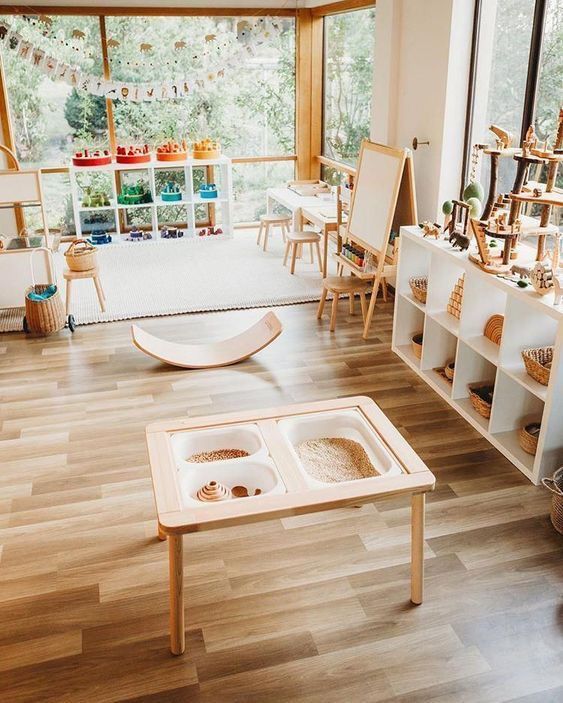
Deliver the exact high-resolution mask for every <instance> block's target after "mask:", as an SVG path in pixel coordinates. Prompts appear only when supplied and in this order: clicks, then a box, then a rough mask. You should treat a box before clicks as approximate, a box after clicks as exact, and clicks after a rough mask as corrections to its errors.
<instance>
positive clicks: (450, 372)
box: [444, 361, 455, 381]
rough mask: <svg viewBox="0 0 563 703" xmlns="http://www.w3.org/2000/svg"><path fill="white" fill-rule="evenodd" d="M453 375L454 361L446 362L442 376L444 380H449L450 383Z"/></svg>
mask: <svg viewBox="0 0 563 703" xmlns="http://www.w3.org/2000/svg"><path fill="white" fill-rule="evenodd" d="M454 373H455V361H448V362H447V364H446V365H445V366H444V374H445V376H446V378H449V379H450V381H453V380H454Z"/></svg>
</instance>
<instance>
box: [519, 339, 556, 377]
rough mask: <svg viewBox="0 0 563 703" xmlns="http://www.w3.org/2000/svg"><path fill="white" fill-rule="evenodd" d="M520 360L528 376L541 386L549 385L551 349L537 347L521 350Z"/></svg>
mask: <svg viewBox="0 0 563 703" xmlns="http://www.w3.org/2000/svg"><path fill="white" fill-rule="evenodd" d="M522 359H523V360H524V366H525V367H526V371H527V372H528V374H529V375H530V376H531V377H532V378H533V379H534V380H535V381H537V382H538V383H541V384H542V386H547V385H548V384H549V374H550V372H551V362H552V360H553V347H537V348H535V349H524V350H522Z"/></svg>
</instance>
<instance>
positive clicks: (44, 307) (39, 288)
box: [24, 250, 66, 335]
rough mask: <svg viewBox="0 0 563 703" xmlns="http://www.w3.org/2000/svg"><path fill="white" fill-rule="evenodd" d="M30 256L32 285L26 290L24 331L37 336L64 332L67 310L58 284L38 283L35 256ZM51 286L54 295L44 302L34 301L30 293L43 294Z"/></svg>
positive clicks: (44, 299) (43, 300)
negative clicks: (34, 266) (34, 271)
mask: <svg viewBox="0 0 563 703" xmlns="http://www.w3.org/2000/svg"><path fill="white" fill-rule="evenodd" d="M35 253H36V250H34V251H33V252H32V254H31V256H30V260H29V261H30V266H31V280H32V284H31V285H30V286H28V287H27V288H26V289H25V320H24V329H25V330H26V331H29V332H35V333H36V334H42V335H48V334H52V333H53V332H58V331H59V330H62V329H63V328H64V326H65V322H66V319H65V309H64V305H63V301H62V298H61V294H60V291H59V287H58V286H57V284H56V283H50V284H49V283H36V282H35V277H34V275H33V255H34V254H35ZM49 286H53V287H54V289H55V290H54V293H53V294H52V295H51V296H49V297H48V298H43V299H42V300H32V299H31V298H30V297H29V294H30V293H43V292H44V291H45V290H46V289H47V288H48V287H49Z"/></svg>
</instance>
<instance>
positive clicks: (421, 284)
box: [409, 276, 428, 304]
mask: <svg viewBox="0 0 563 703" xmlns="http://www.w3.org/2000/svg"><path fill="white" fill-rule="evenodd" d="M409 286H410V287H411V290H412V294H413V295H414V297H415V298H416V299H417V300H418V301H419V302H421V303H423V304H424V303H426V294H427V292H428V277H427V276H414V277H413V278H409Z"/></svg>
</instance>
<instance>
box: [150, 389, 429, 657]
mask: <svg viewBox="0 0 563 703" xmlns="http://www.w3.org/2000/svg"><path fill="white" fill-rule="evenodd" d="M146 436H147V446H148V453H149V460H150V467H151V474H152V484H153V490H154V495H155V502H156V511H157V517H158V535H159V537H160V538H161V539H167V540H168V554H169V565H170V569H169V575H170V584H169V587H170V649H171V652H172V654H176V655H178V654H182V653H183V652H184V651H185V622H184V545H183V535H184V534H188V533H191V532H198V531H202V530H211V529H216V528H222V527H229V526H233V525H241V524H246V523H250V522H259V521H262V520H273V519H277V518H283V517H288V516H291V515H301V514H305V513H312V512H319V511H323V510H332V509H334V508H346V507H351V506H356V505H358V504H360V503H365V502H371V501H374V500H377V499H378V498H384V497H387V496H390V495H399V494H406V495H410V496H411V594H410V597H411V601H412V602H413V603H414V604H417V605H418V604H420V603H422V600H423V577H424V512H425V496H426V493H427V492H428V491H432V490H433V489H434V484H435V478H434V476H433V474H432V473H431V472H430V471H429V470H428V468H427V467H426V465H425V464H424V463H423V462H422V461H421V459H420V458H419V457H418V456H417V454H416V453H415V452H414V450H413V449H412V448H411V447H410V445H409V444H408V443H407V442H406V440H405V439H404V438H403V437H402V436H401V434H400V432H399V431H398V429H397V428H396V427H394V426H393V424H392V423H391V422H390V421H389V420H388V419H387V417H386V416H385V415H384V414H383V412H382V411H381V410H380V409H379V408H378V407H377V405H376V404H375V403H374V402H373V400H371V399H370V398H366V397H356V398H344V399H338V400H326V401H320V402H316V403H302V404H298V405H289V406H285V407H278V408H272V409H267V410H260V411H243V412H238V413H233V414H226V415H215V416H210V417H202V418H196V419H194V418H188V417H184V418H179V419H177V420H168V421H162V422H156V423H154V424H152V425H149V426H148V427H147V431H146ZM327 437H331V438H345V439H348V440H353V441H354V442H356V443H357V444H359V445H360V446H361V448H362V452H363V453H364V454H365V455H367V458H368V460H369V462H371V465H372V468H373V470H374V471H373V473H372V475H371V476H370V477H369V478H357V479H352V480H337V481H334V480H333V481H331V482H327V481H321V480H319V479H317V478H314V477H313V475H312V472H311V469H310V466H309V465H308V464H307V463H306V462H305V460H304V459H303V458H302V455H301V454H300V451H299V446H300V445H301V444H302V443H304V442H307V441H311V440H316V439H321V438H327ZM227 447H229V448H234V447H236V448H237V449H239V450H244V451H243V453H244V454H245V456H242V454H240V455H239V456H240V458H235V459H232V460H227V461H216V462H213V461H211V462H207V463H193V462H192V461H190V457H192V456H193V455H194V454H196V453H205V452H213V451H214V450H223V451H225V450H226V448H227ZM219 485H221V488H219ZM242 488H244V489H245V491H242V490H239V489H242ZM234 489H237V490H236V491H235V490H234ZM202 496H203V498H205V500H202V499H201V498H202ZM208 497H211V498H213V497H215V498H222V499H221V500H207V498H208Z"/></svg>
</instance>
